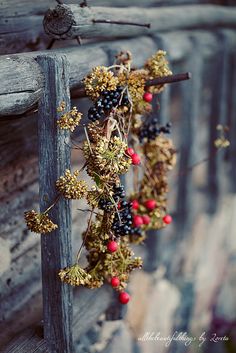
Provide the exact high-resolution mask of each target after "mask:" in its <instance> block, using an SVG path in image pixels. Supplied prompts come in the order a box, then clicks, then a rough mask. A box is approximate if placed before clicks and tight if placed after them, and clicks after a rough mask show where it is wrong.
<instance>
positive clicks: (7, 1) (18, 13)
mask: <svg viewBox="0 0 236 353" xmlns="http://www.w3.org/2000/svg"><path fill="white" fill-rule="evenodd" d="M224 2H225V1H223V0H219V1H217V0H215V1H213V0H212V1H207V0H198V3H202V4H206V3H218V4H220V3H222V4H223V3H224ZM63 3H65V4H78V1H76V0H64V1H63ZM193 3H196V0H145V7H149V6H170V5H183V4H193ZM89 5H90V6H110V5H111V1H110V0H90V1H89ZM129 5H130V3H128V2H127V1H125V0H115V1H112V6H114V7H127V6H129ZM232 5H234V3H233V1H232ZM50 6H54V4H53V2H52V1H51V0H45V1H44V0H38V1H37V2H32V1H31V0H22V1H21V0H2V1H1V2H0V37H1V41H0V53H1V54H10V53H18V52H22V51H27V52H28V51H32V50H43V49H45V48H46V47H47V46H48V44H49V43H50V38H49V37H48V36H47V35H46V34H45V32H44V29H43V16H44V14H45V13H46V11H47V10H48V8H49V7H50ZM132 6H141V7H142V6H143V0H134V1H132Z"/></svg>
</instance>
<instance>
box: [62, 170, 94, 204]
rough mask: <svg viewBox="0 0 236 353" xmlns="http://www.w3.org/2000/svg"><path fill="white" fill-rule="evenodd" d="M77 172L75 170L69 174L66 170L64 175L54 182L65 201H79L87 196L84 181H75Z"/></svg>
mask: <svg viewBox="0 0 236 353" xmlns="http://www.w3.org/2000/svg"><path fill="white" fill-rule="evenodd" d="M78 175H79V171H78V170H76V171H75V172H74V173H73V174H71V172H70V170H69V169H66V171H65V175H64V176H61V177H60V178H59V179H58V180H57V181H56V186H57V189H58V190H59V191H60V192H61V193H62V194H63V196H64V197H65V198H66V199H74V200H75V199H81V198H83V197H85V196H86V194H87V189H88V187H87V183H86V182H85V181H84V180H77V177H78Z"/></svg>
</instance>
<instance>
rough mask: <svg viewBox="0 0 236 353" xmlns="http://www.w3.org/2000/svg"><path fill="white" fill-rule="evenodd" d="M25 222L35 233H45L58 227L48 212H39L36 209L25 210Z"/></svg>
mask: <svg viewBox="0 0 236 353" xmlns="http://www.w3.org/2000/svg"><path fill="white" fill-rule="evenodd" d="M25 222H26V224H27V227H28V228H29V229H30V230H31V231H32V232H34V233H39V234H40V233H41V234H45V233H50V232H52V231H53V230H55V229H57V225H56V224H54V223H53V222H52V221H51V219H50V218H49V217H48V214H45V213H37V212H36V211H34V210H32V211H28V212H25Z"/></svg>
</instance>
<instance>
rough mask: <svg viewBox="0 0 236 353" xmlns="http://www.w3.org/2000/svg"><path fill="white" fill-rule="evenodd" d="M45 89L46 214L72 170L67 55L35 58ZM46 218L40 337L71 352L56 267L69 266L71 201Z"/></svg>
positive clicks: (67, 299)
mask: <svg viewBox="0 0 236 353" xmlns="http://www.w3.org/2000/svg"><path fill="white" fill-rule="evenodd" d="M37 61H38V63H39V65H40V67H41V68H42V72H43V74H44V81H45V84H44V89H43V94H42V96H41V99H40V101H39V113H38V141H39V197H40V211H41V212H44V211H45V210H46V209H47V208H48V207H49V206H50V205H51V204H52V203H53V202H54V201H55V199H56V198H57V196H58V191H57V190H56V180H57V179H58V178H59V177H60V176H61V175H62V174H63V173H64V172H65V169H70V147H69V143H70V133H69V132H68V131H66V130H60V129H59V127H58V125H57V120H58V118H59V113H58V112H57V108H58V107H59V105H60V103H61V102H65V111H69V110H70V91H69V70H68V65H69V64H68V61H67V59H66V57H65V56H59V55H57V56H56V55H55V56H52V55H51V56H48V55H46V56H39V57H38V58H37ZM49 216H50V218H51V219H52V221H53V222H54V223H56V224H57V225H58V228H57V229H56V230H55V231H53V232H51V233H50V234H42V235H41V254H42V283H43V312H44V315H43V318H44V339H45V341H46V342H47V347H48V348H49V352H50V353H73V339H72V287H71V286H69V285H67V284H65V283H62V282H61V281H60V279H59V277H58V271H59V270H60V269H61V268H64V267H66V266H68V265H71V264H72V255H71V254H72V249H71V205H70V202H69V200H66V199H64V198H60V199H59V201H58V202H57V204H56V205H55V206H54V207H53V208H52V209H51V210H50V212H49Z"/></svg>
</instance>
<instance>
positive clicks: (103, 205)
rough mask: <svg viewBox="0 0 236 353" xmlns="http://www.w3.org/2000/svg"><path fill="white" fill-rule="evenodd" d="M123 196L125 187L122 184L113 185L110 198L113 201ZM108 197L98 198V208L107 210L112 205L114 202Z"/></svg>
mask: <svg viewBox="0 0 236 353" xmlns="http://www.w3.org/2000/svg"><path fill="white" fill-rule="evenodd" d="M124 197H125V187H124V185H115V186H114V187H113V195H112V198H113V200H114V201H115V202H118V201H119V200H120V199H123V198H124ZM113 200H111V199H108V198H104V197H102V198H100V200H99V202H98V208H100V209H101V210H104V211H109V210H111V209H112V208H113V207H114V202H113Z"/></svg>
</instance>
